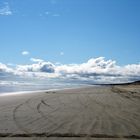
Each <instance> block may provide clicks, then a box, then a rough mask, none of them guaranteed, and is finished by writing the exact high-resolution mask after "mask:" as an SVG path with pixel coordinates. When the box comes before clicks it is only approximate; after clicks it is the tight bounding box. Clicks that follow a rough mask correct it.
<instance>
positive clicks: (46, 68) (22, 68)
mask: <svg viewBox="0 0 140 140" xmlns="http://www.w3.org/2000/svg"><path fill="white" fill-rule="evenodd" d="M32 60H33V61H34V62H38V63H36V64H32V65H18V66H17V71H19V72H46V73H54V71H55V66H54V65H53V64H52V63H51V62H44V61H43V60H41V59H32Z"/></svg>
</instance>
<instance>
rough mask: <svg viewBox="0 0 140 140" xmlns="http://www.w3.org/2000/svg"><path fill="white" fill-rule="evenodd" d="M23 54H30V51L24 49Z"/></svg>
mask: <svg viewBox="0 0 140 140" xmlns="http://www.w3.org/2000/svg"><path fill="white" fill-rule="evenodd" d="M21 54H22V55H29V54H30V53H29V52H28V51H23V52H22V53H21Z"/></svg>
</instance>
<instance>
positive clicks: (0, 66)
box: [0, 63, 13, 73]
mask: <svg viewBox="0 0 140 140" xmlns="http://www.w3.org/2000/svg"><path fill="white" fill-rule="evenodd" d="M0 72H5V73H10V72H13V70H12V69H11V68H9V67H7V66H6V65H5V64H2V63H0Z"/></svg>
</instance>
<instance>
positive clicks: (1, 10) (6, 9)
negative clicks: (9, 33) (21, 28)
mask: <svg viewBox="0 0 140 140" xmlns="http://www.w3.org/2000/svg"><path fill="white" fill-rule="evenodd" d="M0 15H2V16H8V15H12V11H11V9H10V6H9V3H8V2H5V3H4V6H2V7H0Z"/></svg>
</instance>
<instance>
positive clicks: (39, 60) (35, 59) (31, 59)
mask: <svg viewBox="0 0 140 140" xmlns="http://www.w3.org/2000/svg"><path fill="white" fill-rule="evenodd" d="M30 61H32V62H43V61H44V60H42V59H38V58H30Z"/></svg>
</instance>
